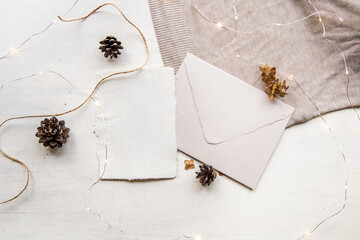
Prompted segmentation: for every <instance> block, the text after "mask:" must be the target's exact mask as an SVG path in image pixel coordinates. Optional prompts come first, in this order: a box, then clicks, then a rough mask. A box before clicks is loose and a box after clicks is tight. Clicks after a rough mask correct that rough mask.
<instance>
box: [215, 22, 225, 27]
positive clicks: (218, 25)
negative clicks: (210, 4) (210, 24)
mask: <svg viewBox="0 0 360 240" xmlns="http://www.w3.org/2000/svg"><path fill="white" fill-rule="evenodd" d="M215 25H216V26H217V27H218V28H222V27H223V25H222V23H221V22H217V23H216V24H215Z"/></svg>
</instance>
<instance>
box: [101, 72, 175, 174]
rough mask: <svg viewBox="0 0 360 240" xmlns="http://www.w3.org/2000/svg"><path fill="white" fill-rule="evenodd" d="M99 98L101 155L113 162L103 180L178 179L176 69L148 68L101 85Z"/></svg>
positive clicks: (109, 163)
mask: <svg viewBox="0 0 360 240" xmlns="http://www.w3.org/2000/svg"><path fill="white" fill-rule="evenodd" d="M101 75H102V74H101ZM96 97H97V99H98V101H99V106H98V110H97V114H96V123H95V132H96V135H97V136H98V139H99V144H98V147H97V154H98V158H99V160H100V161H101V162H104V161H105V160H106V158H107V168H106V171H105V175H104V177H103V178H104V179H127V180H133V179H158V178H174V177H175V176H176V171H177V164H176V155H177V148H176V135H175V105H176V104H175V102H176V99H175V80H174V73H173V70H172V69H171V68H157V69H143V70H141V71H139V72H137V73H135V74H131V75H128V76H120V77H115V78H112V79H111V80H109V81H106V82H105V83H103V84H102V85H101V86H100V88H99V89H98V91H97V92H96ZM106 150H107V151H106Z"/></svg>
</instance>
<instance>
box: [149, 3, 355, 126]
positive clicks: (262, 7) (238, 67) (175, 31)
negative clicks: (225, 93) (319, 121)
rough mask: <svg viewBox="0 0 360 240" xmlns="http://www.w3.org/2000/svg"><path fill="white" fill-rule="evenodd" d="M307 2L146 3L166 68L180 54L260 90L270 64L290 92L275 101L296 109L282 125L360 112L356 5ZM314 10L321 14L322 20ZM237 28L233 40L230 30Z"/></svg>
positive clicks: (180, 57)
mask: <svg viewBox="0 0 360 240" xmlns="http://www.w3.org/2000/svg"><path fill="white" fill-rule="evenodd" d="M312 3H313V4H314V5H312V4H310V2H308V1H288V0H272V1H265V2H264V1H263V0H253V1H248V2H244V1H240V0H214V1H202V0H181V1H158V0H149V5H150V9H151V13H152V17H153V22H154V27H155V30H156V35H157V38H158V40H159V46H160V50H161V54H162V57H163V61H164V64H165V66H169V67H174V68H175V70H176V69H177V68H178V67H179V66H180V64H181V63H182V61H183V59H184V57H185V55H186V52H192V53H194V54H195V55H197V56H199V57H200V58H202V59H204V60H205V61H207V62H209V63H211V64H213V65H214V66H216V67H218V68H220V69H222V70H224V71H225V72H228V73H230V74H231V75H233V76H235V77H237V78H240V79H242V80H244V81H246V82H247V83H249V84H251V85H252V86H254V87H256V88H259V89H260V90H264V88H265V86H264V84H263V82H262V81H261V76H260V74H259V71H258V69H259V66H260V65H264V64H265V63H269V64H270V65H272V66H277V69H278V77H279V78H280V79H281V80H287V83H288V85H289V86H290V89H289V91H288V92H289V95H288V96H286V97H285V98H283V99H282V101H284V102H285V103H287V104H289V105H290V106H292V107H294V108H296V112H294V114H293V116H292V118H291V119H290V121H289V123H288V126H291V125H294V124H297V123H302V122H305V121H308V120H309V119H312V118H314V117H317V116H318V111H319V112H320V113H327V112H331V111H335V110H339V109H343V108H348V107H351V106H360V81H358V79H359V78H360V67H359V64H360V61H359V60H360V34H359V30H358V27H357V26H359V24H360V18H359V15H360V1H358V0H333V1H312ZM195 6H196V7H195ZM313 6H315V7H316V8H317V10H318V11H319V12H320V16H321V22H319V15H318V14H317V13H316V11H315V9H314V7H313ZM234 8H235V9H236V10H237V14H238V24H235V15H234ZM197 9H198V10H199V11H201V13H202V14H203V15H201V14H200V13H199V12H198V11H197ZM212 21H214V22H219V24H218V25H216V24H215V23H213V22H212ZM278 23H279V24H280V26H278ZM322 23H323V24H324V28H323V25H322ZM281 24H284V25H281ZM225 26H226V27H225ZM236 26H237V30H238V32H237V35H236V39H235V40H234V32H233V31H232V30H231V29H235V28H236ZM324 30H326V31H325V32H326V37H327V38H326V39H325V38H324V37H323V36H324ZM334 44H336V45H334ZM340 49H341V51H342V52H340V51H339V50H340ZM342 54H343V55H342ZM344 57H345V58H346V63H345V62H344ZM345 65H346V66H347V68H345ZM346 73H348V74H349V75H348V76H349V79H348V76H347V74H346ZM291 75H293V76H294V78H295V79H296V80H297V81H298V82H299V83H300V84H301V86H302V88H303V89H304V90H305V91H306V92H307V94H308V95H309V96H310V97H311V98H312V101H313V102H312V101H311V100H310V99H309V98H308V97H307V96H306V95H305V94H304V92H303V90H302V89H301V88H299V87H298V86H297V84H296V82H295V81H292V80H291V79H292V78H291V77H289V76H291ZM314 103H316V105H317V107H315V106H314ZM354 117H356V114H355V113H354Z"/></svg>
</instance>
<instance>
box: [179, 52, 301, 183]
mask: <svg viewBox="0 0 360 240" xmlns="http://www.w3.org/2000/svg"><path fill="white" fill-rule="evenodd" d="M176 98H177V109H176V111H177V116H176V120H177V123H176V132H177V142H178V149H179V150H181V151H183V152H184V153H186V154H189V155H191V156H193V157H194V158H196V159H198V160H200V161H202V162H204V163H206V164H208V165H213V167H214V168H215V169H217V170H219V171H220V172H222V173H224V174H226V175H228V176H229V177H231V178H233V179H235V180H236V181H239V182H241V183H243V184H244V185H246V186H248V187H249V188H251V189H255V188H256V186H257V184H258V182H259V180H260V178H261V175H262V173H263V171H264V169H265V167H266V165H267V163H268V161H269V160H270V157H271V155H272V153H273V151H274V149H275V147H276V146H277V144H278V142H279V140H280V138H281V135H282V133H283V131H284V129H285V127H286V124H287V123H288V121H289V119H290V118H291V115H292V113H293V111H294V109H293V108H292V107H290V106H288V105H286V104H284V103H283V102H281V101H278V100H276V99H275V100H270V99H269V97H268V95H266V94H265V93H264V92H262V91H260V90H258V89H256V88H254V87H252V86H250V85H249V84H247V83H245V82H243V81H241V80H239V79H237V78H235V77H233V76H231V75H230V74H228V73H226V72H224V71H222V70H220V69H218V68H216V67H214V66H212V65H211V64H209V63H207V62H205V61H203V60H201V59H199V58H197V57H195V56H194V55H192V54H189V53H188V54H187V56H186V57H185V60H184V62H183V64H182V65H181V67H180V69H179V71H178V73H177V75H176Z"/></svg>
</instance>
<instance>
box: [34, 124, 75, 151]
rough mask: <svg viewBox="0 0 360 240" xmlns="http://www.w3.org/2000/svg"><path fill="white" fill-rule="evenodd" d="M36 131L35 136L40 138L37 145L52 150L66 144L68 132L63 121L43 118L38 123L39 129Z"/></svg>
mask: <svg viewBox="0 0 360 240" xmlns="http://www.w3.org/2000/svg"><path fill="white" fill-rule="evenodd" d="M37 130H38V132H37V133H36V134H35V136H36V137H38V138H40V139H39V143H42V144H43V145H44V147H50V148H52V149H54V148H56V147H59V148H61V147H62V145H63V144H64V143H66V139H67V138H68V137H69V131H70V129H69V128H67V127H65V121H59V120H58V119H57V118H56V117H52V118H51V119H48V118H45V119H44V120H43V121H41V122H40V127H38V128H37Z"/></svg>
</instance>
